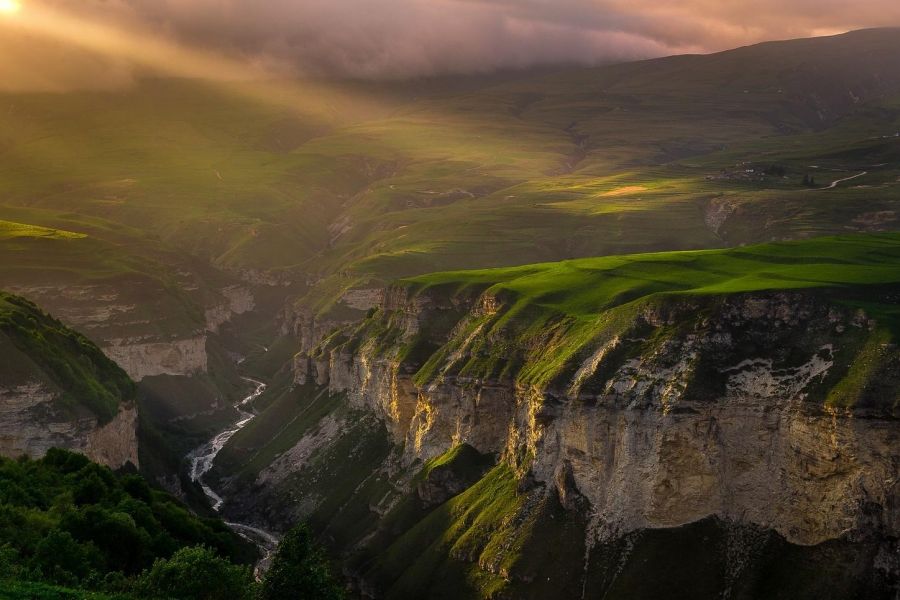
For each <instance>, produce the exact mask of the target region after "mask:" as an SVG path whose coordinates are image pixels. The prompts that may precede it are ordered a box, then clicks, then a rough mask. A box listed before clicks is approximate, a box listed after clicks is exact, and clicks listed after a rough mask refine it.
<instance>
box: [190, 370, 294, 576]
mask: <svg viewBox="0 0 900 600" xmlns="http://www.w3.org/2000/svg"><path fill="white" fill-rule="evenodd" d="M243 379H244V381H247V382H249V383H252V384H253V385H255V386H256V387H255V389H254V390H253V392H251V393H250V394H249V395H248V396H246V397H245V398H244V399H243V400H241V401H240V402H238V403H237V404H235V405H234V408H235V409H236V410H237V411H238V419H237V421H235V422H234V423H232V424H231V425H230V426H229V427H228V428H227V429H225V430H224V431H222V432H220V433H219V434H217V435H216V436H215V437H213V438H212V439H211V440H209V441H208V442H206V443H205V444H203V445H202V446H200V447H199V448H197V449H196V450H194V451H193V452H191V453H190V454H189V455H188V461H189V465H190V471H189V475H190V478H191V481H194V482H196V483H198V484H200V487H201V489H202V490H203V493H204V494H206V497H207V498H209V501H210V503H211V504H212V508H213V510H214V511H216V512H218V511H219V509H221V508H222V504H224V503H225V499H224V498H223V497H222V496H220V495H219V494H218V493H216V491H215V490H214V489H212V488H211V487H210V486H209V484H207V483H206V481H204V477H205V476H206V474H207V473H209V472H210V470H212V467H213V463H214V462H215V460H216V456H218V455H219V452H220V451H221V450H222V448H224V447H225V444H227V443H228V441H229V440H230V439H231V438H233V437H234V435H235V434H236V433H237V432H238V431H240V430H241V429H243V428H244V427H246V426H247V424H248V423H250V421H252V420H253V419H255V418H256V414H255V413H253V412H251V411H252V408H251V406H252V404H253V401H254V400H256V399H257V398H259V397H260V396H261V395H262V393H263V392H265V391H266V384H265V383H263V382H262V381H257V380H255V379H251V378H249V377H244V378H243ZM225 524H226V525H228V527H230V528H231V529H232V530H233V531H234V532H235V533H237V534H238V535H240V536H241V537H243V538H244V539H246V540H249V541H250V542H252V543H253V544H255V545H256V546H257V547H258V548H259V549H260V551H261V552H262V554H263V558H262V559H261V560H260V561H259V562H258V563H257V565H256V574H257V577H259V576H260V574H261V573H262V572H264V571H265V570H266V569H267V568H268V565H269V563H270V562H271V559H272V556H273V555H274V554H275V550H276V549H277V548H278V542H279V540H278V537H277V536H275V535H274V534H272V533H270V532H268V531H266V530H265V529H260V528H259V527H254V526H253V525H248V524H246V523H235V522H228V521H226V522H225Z"/></svg>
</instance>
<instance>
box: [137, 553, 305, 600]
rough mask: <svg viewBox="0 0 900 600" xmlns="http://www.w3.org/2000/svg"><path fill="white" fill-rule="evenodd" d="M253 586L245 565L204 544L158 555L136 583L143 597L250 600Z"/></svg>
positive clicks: (192, 599)
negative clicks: (158, 557) (167, 555)
mask: <svg viewBox="0 0 900 600" xmlns="http://www.w3.org/2000/svg"><path fill="white" fill-rule="evenodd" d="M254 587H255V585H254V581H253V574H252V572H251V571H250V568H249V567H241V566H237V565H234V564H232V563H230V562H228V561H227V560H225V559H224V558H221V557H219V556H218V555H216V553H215V552H214V551H213V550H211V549H209V548H206V547H204V546H192V547H189V548H182V549H181V550H179V551H178V552H176V553H175V554H174V555H173V556H172V558H170V559H168V560H167V559H164V558H163V559H158V560H157V561H156V562H155V563H154V564H153V567H152V568H151V569H150V570H149V571H147V572H145V573H144V574H143V575H142V576H141V578H140V580H139V582H138V584H137V590H138V592H139V593H140V594H142V595H144V596H146V597H149V598H179V599H180V600H251V599H252V598H253V591H254ZM291 597H292V596H282V598H285V599H287V598H291Z"/></svg>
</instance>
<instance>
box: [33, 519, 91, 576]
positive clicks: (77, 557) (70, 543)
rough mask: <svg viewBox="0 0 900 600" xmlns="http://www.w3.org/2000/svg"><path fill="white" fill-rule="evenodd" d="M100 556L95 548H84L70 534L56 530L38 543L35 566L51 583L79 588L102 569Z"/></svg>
mask: <svg viewBox="0 0 900 600" xmlns="http://www.w3.org/2000/svg"><path fill="white" fill-rule="evenodd" d="M102 562H103V560H102V558H101V556H100V553H99V552H98V551H97V549H96V548H95V547H93V545H91V544H80V543H78V542H77V541H76V540H75V538H73V537H72V534H70V533H69V532H68V531H62V530H60V529H54V530H53V531H51V532H50V533H48V534H47V535H46V536H45V537H44V539H42V540H41V541H40V543H38V545H37V548H36V549H35V553H34V557H33V558H32V560H31V563H32V566H33V568H35V569H38V570H39V571H40V572H41V573H42V574H43V576H44V577H45V578H46V579H48V580H49V581H53V582H54V583H60V584H65V585H77V584H78V583H79V582H80V581H82V580H84V579H85V578H87V577H88V576H89V575H91V574H93V573H94V572H95V571H96V570H97V569H99V568H100V567H101V565H102Z"/></svg>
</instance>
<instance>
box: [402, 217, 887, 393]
mask: <svg viewBox="0 0 900 600" xmlns="http://www.w3.org/2000/svg"><path fill="white" fill-rule="evenodd" d="M896 284H900V234H897V233H890V234H872V235H855V236H841V237H828V238H818V239H813V240H806V241H799V242H782V243H770V244H762V245H758V246H748V247H745V248H734V249H728V250H703V251H687V252H664V253H652V254H636V255H626V256H613V257H603V258H592V259H579V260H569V261H564V262H559V263H545V264H537V265H527V266H522V267H513V268H506V269H489V270H481V271H460V272H448V273H436V274H432V275H427V276H423V277H418V278H413V279H408V280H405V281H404V282H403V283H402V285H406V286H409V287H410V289H411V291H412V292H413V293H422V292H424V291H426V290H440V291H441V292H442V293H449V294H451V295H464V296H470V297H471V296H472V295H473V294H479V293H485V294H486V295H488V296H492V297H494V298H496V299H497V300H498V301H499V302H498V305H499V308H498V309H497V310H496V312H494V311H490V310H489V311H487V312H486V314H484V315H481V316H476V317H475V318H473V319H472V320H471V322H470V323H468V325H467V327H465V328H464V330H462V331H460V332H458V334H456V335H454V339H453V340H451V342H450V343H449V344H448V345H446V346H444V348H442V349H441V351H439V352H437V353H435V354H433V355H432V356H431V357H430V358H429V360H428V361H427V362H426V363H425V364H424V365H423V366H422V368H421V369H420V370H419V372H418V373H417V375H416V380H417V381H418V382H419V383H425V382H427V381H430V380H432V379H433V378H434V377H435V376H436V375H437V374H438V369H440V368H441V367H440V365H442V364H445V361H446V360H447V359H448V357H449V356H453V355H462V353H461V350H463V349H465V346H467V345H469V344H470V343H471V342H472V340H473V339H475V332H476V330H477V332H478V334H479V335H478V336H477V337H478V339H480V340H490V339H497V338H498V336H499V338H500V339H503V338H506V339H509V338H513V339H515V340H517V341H516V344H517V346H518V347H521V348H531V349H532V350H531V351H527V352H526V355H525V356H524V357H523V360H524V363H523V364H521V365H519V366H518V367H515V371H516V372H515V377H516V378H517V379H518V380H519V381H520V382H522V383H532V384H537V385H546V384H548V383H550V382H551V381H552V380H554V378H555V377H557V376H558V375H560V374H561V373H562V372H564V371H565V370H566V369H567V367H569V366H571V364H572V362H573V361H574V360H578V357H579V356H581V355H582V354H583V353H584V352H585V351H586V350H588V349H590V348H592V347H594V346H595V345H596V344H597V342H598V340H600V339H604V338H607V337H609V335H612V332H615V331H618V330H620V329H622V327H627V323H630V322H631V320H632V316H633V314H634V313H633V309H636V308H637V307H639V306H642V305H644V303H646V302H649V301H654V300H658V301H672V300H676V299H678V298H687V297H700V296H705V297H716V296H724V295H730V294H738V293H745V292H762V291H784V290H800V289H806V290H809V289H816V288H818V289H822V290H826V289H828V290H832V291H837V292H838V294H837V296H838V297H839V298H838V301H840V302H845V303H850V304H852V305H854V306H858V307H861V308H865V309H866V311H867V312H868V313H869V314H870V315H871V316H873V317H875V318H876V319H877V320H878V321H879V323H880V325H881V328H882V329H883V330H884V331H885V332H886V333H887V334H888V335H893V332H895V331H896V330H897V327H896V325H897V321H898V319H897V316H898V315H897V312H898V311H897V310H896V307H895V305H894V304H885V303H884V302H883V301H881V302H874V301H871V299H872V298H874V296H871V297H870V295H869V294H868V292H867V288H868V286H871V289H872V290H873V291H874V289H875V287H879V288H880V287H884V286H892V285H896ZM485 343H486V342H485ZM466 354H468V355H469V356H470V357H473V356H477V357H480V358H470V359H468V363H467V364H465V365H456V367H453V369H454V370H456V369H459V373H460V374H464V375H469V376H482V375H485V374H487V373H490V372H493V370H494V369H495V368H497V365H498V364H500V363H502V360H501V359H500V357H499V355H497V353H496V352H494V350H492V348H491V345H490V344H488V345H487V346H485V347H484V348H482V349H481V350H480V351H473V349H472V348H469V352H466ZM498 361H499V362H498ZM507 368H510V367H507ZM509 374H513V373H509Z"/></svg>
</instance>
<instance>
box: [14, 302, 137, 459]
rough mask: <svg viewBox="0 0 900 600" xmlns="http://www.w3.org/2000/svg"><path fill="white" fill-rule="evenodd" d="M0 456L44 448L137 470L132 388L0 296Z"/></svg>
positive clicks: (73, 341) (60, 330) (43, 319)
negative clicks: (62, 449) (73, 453)
mask: <svg viewBox="0 0 900 600" xmlns="http://www.w3.org/2000/svg"><path fill="white" fill-rule="evenodd" d="M0 354H2V356H3V363H2V365H0V454H2V455H3V456H7V457H12V458H16V457H19V456H22V455H26V456H30V457H34V458H39V457H42V456H43V455H44V454H46V452H47V450H49V449H50V448H65V449H69V450H73V451H76V452H81V453H83V454H85V455H87V456H88V457H90V458H91V459H93V460H95V461H97V462H100V463H102V464H105V465H108V466H110V467H112V468H118V467H121V466H123V465H125V464H126V463H128V462H131V463H132V464H134V465H137V464H138V456H137V450H138V443H137V409H136V405H135V402H134V383H133V382H132V381H131V380H130V379H129V378H128V376H127V375H126V374H125V373H124V372H123V371H122V370H121V369H120V368H119V367H118V366H117V365H115V364H114V363H113V362H112V361H110V360H109V358H107V357H106V356H104V355H103V353H102V352H101V351H100V350H99V349H98V348H97V347H96V346H94V345H93V344H92V343H91V342H89V341H88V340H87V339H86V338H84V337H82V336H80V335H79V334H77V333H75V332H73V331H71V330H69V329H67V328H65V327H64V326H63V325H62V324H61V323H60V322H59V321H56V320H55V319H53V318H52V317H50V316H48V315H46V314H44V313H42V312H41V311H40V310H39V309H38V308H37V307H36V306H34V305H33V304H31V303H30V302H28V301H26V300H24V299H22V298H17V297H15V296H10V295H8V294H2V293H0Z"/></svg>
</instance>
